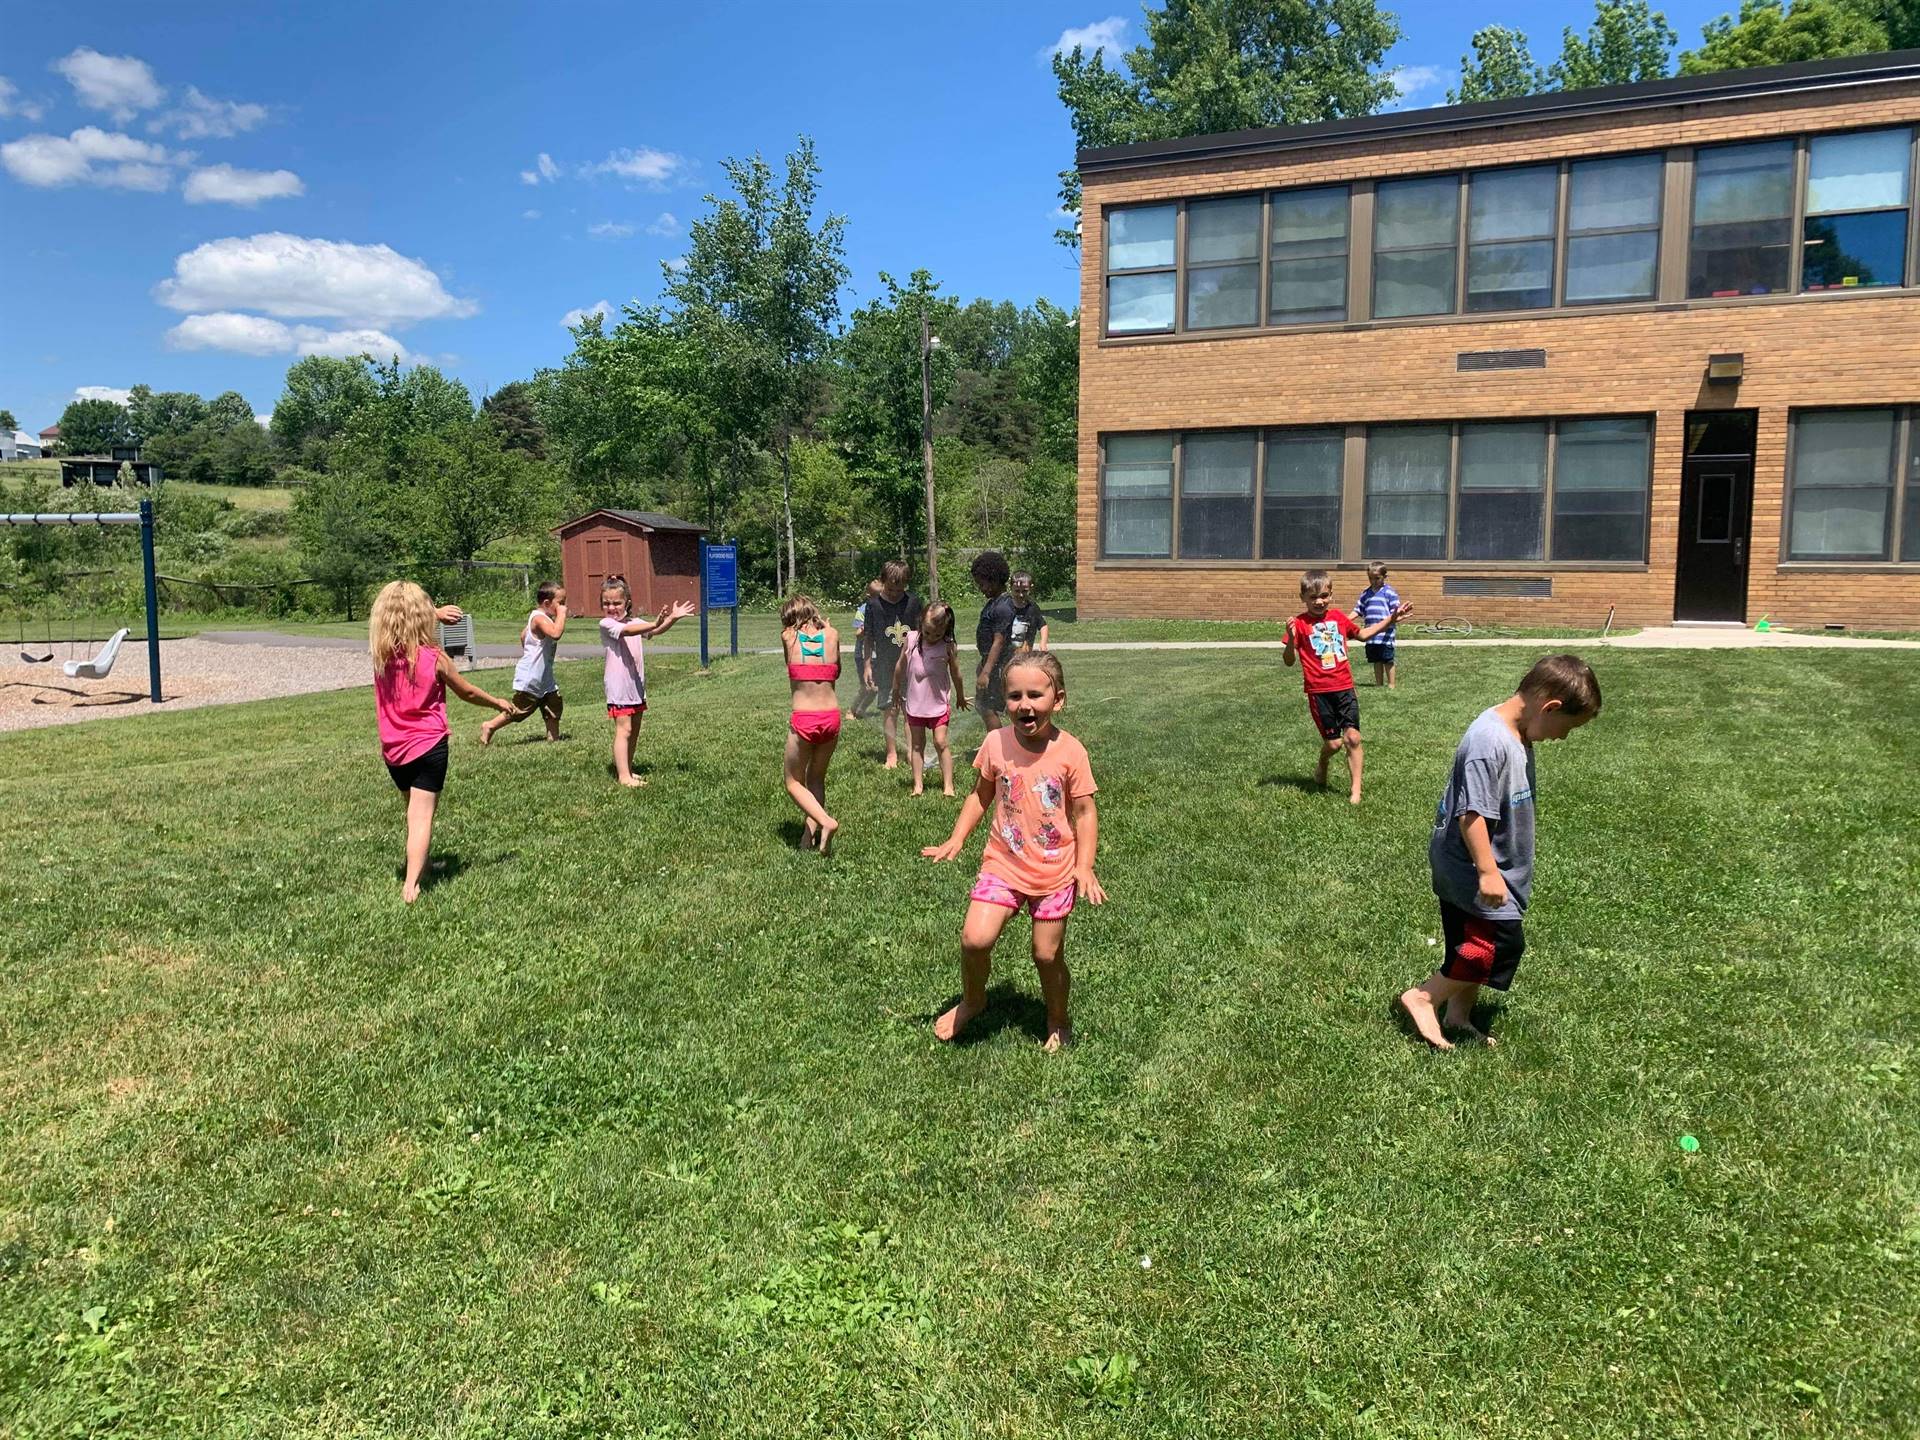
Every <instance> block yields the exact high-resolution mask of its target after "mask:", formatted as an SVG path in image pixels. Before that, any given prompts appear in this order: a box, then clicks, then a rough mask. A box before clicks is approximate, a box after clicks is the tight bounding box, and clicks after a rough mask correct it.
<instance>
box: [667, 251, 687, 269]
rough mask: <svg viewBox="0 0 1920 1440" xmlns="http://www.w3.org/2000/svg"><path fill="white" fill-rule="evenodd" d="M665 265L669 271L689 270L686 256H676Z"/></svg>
mask: <svg viewBox="0 0 1920 1440" xmlns="http://www.w3.org/2000/svg"><path fill="white" fill-rule="evenodd" d="M665 264H666V267H667V269H669V270H675V271H678V270H684V269H686V268H687V257H686V256H684V255H676V256H674V257H673V258H672V259H671V260H668V261H666V262H665Z"/></svg>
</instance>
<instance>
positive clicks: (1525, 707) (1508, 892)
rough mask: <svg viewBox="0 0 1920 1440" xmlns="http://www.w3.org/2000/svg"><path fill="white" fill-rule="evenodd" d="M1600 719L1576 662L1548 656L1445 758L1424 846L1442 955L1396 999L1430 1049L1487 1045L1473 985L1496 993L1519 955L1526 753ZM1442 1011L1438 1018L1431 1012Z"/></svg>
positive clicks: (1528, 881)
mask: <svg viewBox="0 0 1920 1440" xmlns="http://www.w3.org/2000/svg"><path fill="white" fill-rule="evenodd" d="M1599 713H1600V682H1599V681H1598V680H1597V679H1595V678H1594V674H1593V670H1592V669H1591V668H1590V667H1589V666H1588V665H1587V663H1586V662H1585V661H1584V660H1582V659H1580V658H1579V657H1578V656H1577V655H1550V656H1548V657H1547V658H1546V659H1544V660H1542V661H1540V662H1539V663H1538V664H1536V665H1535V666H1534V667H1533V668H1532V669H1531V670H1529V671H1528V672H1527V674H1526V678H1525V679H1523V680H1522V681H1521V682H1520V688H1519V689H1518V690H1516V691H1515V692H1514V693H1513V695H1511V696H1510V697H1509V698H1508V699H1506V700H1503V701H1502V702H1501V703H1500V704H1498V705H1495V706H1494V707H1493V708H1492V709H1490V710H1483V711H1481V712H1480V715H1479V716H1478V718H1476V719H1475V720H1474V722H1473V724H1471V725H1469V726H1468V727H1467V733H1466V735H1465V736H1463V737H1462V738H1461V741H1460V745H1459V748H1458V749H1456V750H1455V751H1454V752H1453V774H1452V776H1451V777H1450V778H1449V779H1448V781H1447V789H1446V793H1445V794H1443V795H1442V796H1441V797H1440V806H1439V809H1438V810H1437V811H1436V812H1435V814H1434V819H1433V833H1432V835H1431V836H1430V837H1429V838H1428V841H1427V860H1428V863H1429V864H1430V865H1431V866H1432V869H1433V893H1434V894H1435V895H1437V896H1438V897H1439V898H1440V928H1441V930H1442V931H1443V932H1444V933H1445V935H1446V955H1445V958H1444V959H1443V960H1442V961H1441V964H1440V968H1439V969H1438V970H1436V971H1434V972H1433V974H1431V975H1429V976H1428V977H1427V978H1426V979H1425V980H1423V981H1422V982H1421V983H1420V984H1418V985H1416V986H1414V987H1413V988H1412V989H1411V990H1408V991H1405V992H1404V993H1402V995H1401V996H1400V1006H1401V1008H1402V1009H1404V1010H1405V1011H1406V1012H1407V1017H1408V1018H1409V1019H1410V1020H1412V1021H1413V1027H1414V1029H1415V1030H1417V1031H1419V1032H1420V1038H1421V1039H1423V1040H1425V1041H1426V1042H1427V1043H1428V1044H1429V1045H1432V1046H1433V1047H1434V1048H1435V1049H1437V1050H1451V1049H1452V1048H1453V1042H1452V1041H1450V1040H1448V1039H1447V1037H1446V1032H1447V1031H1449V1030H1453V1031H1459V1032H1462V1033H1464V1034H1465V1035H1467V1036H1468V1037H1469V1038H1472V1039H1476V1040H1484V1041H1486V1043H1487V1044H1489V1045H1491V1044H1493V1043H1494V1042H1493V1040H1492V1038H1491V1037H1490V1036H1488V1035H1486V1034H1484V1033H1482V1032H1481V1031H1480V1030H1478V1029H1476V1028H1475V1027H1474V1024H1473V1006H1474V1002H1475V1001H1476V1000H1478V999H1479V996H1480V987H1481V986H1482V985H1491V986H1493V988H1494V989H1496V990H1505V989H1506V988H1507V987H1508V986H1509V985H1511V984H1512V983H1513V973H1514V969H1515V967H1516V966H1517V965H1518V964H1519V963H1520V956H1521V955H1522V954H1523V953H1524V952H1525V951H1526V948H1527V940H1526V934H1525V932H1524V931H1523V930H1522V929H1521V924H1520V917H1521V916H1522V915H1524V914H1525V913H1526V909H1527V900H1528V898H1529V897H1530V895H1531V893H1532V890H1533V746H1534V742H1535V741H1538V740H1564V739H1565V738H1566V737H1567V736H1568V735H1570V734H1572V733H1573V732H1574V731H1575V730H1577V729H1579V728H1580V727H1581V726H1582V725H1584V724H1586V723H1587V721H1589V720H1591V719H1592V718H1593V717H1594V716H1595V715H1597V714H1599ZM1441 1005H1444V1006H1445V1007H1446V1008H1445V1010H1444V1012H1442V1011H1441V1010H1440V1009H1439V1008H1438V1007H1440V1006H1441Z"/></svg>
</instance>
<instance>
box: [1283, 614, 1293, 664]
mask: <svg viewBox="0 0 1920 1440" xmlns="http://www.w3.org/2000/svg"><path fill="white" fill-rule="evenodd" d="M1293 644H1294V637H1293V622H1292V621H1291V620H1289V621H1287V643H1286V648H1285V649H1283V650H1281V652H1280V658H1281V659H1282V660H1284V661H1286V662H1287V664H1288V665H1289V666H1291V665H1292V664H1293Z"/></svg>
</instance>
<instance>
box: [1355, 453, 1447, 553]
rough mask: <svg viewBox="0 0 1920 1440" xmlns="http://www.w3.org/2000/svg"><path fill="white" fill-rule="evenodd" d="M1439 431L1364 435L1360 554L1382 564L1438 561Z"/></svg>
mask: <svg viewBox="0 0 1920 1440" xmlns="http://www.w3.org/2000/svg"><path fill="white" fill-rule="evenodd" d="M1451 448H1452V445H1451V439H1450V436H1449V435H1448V432H1447V429H1446V427H1445V426H1425V425H1420V426H1404V427H1400V426H1396V427H1393V428H1382V429H1377V430H1372V431H1369V432H1368V434H1367V513H1366V549H1367V553H1368V554H1369V555H1373V556H1378V557H1379V558H1381V559H1385V560H1396V559H1399V560H1413V559H1417V560H1438V559H1441V558H1443V557H1444V556H1445V555H1446V553H1447V469H1448V465H1449V461H1450V452H1451Z"/></svg>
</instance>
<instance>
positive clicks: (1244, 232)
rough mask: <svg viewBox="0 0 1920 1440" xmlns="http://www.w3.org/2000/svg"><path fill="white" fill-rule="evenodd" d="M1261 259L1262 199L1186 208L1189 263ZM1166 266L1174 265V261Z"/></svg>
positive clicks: (1196, 203)
mask: <svg viewBox="0 0 1920 1440" xmlns="http://www.w3.org/2000/svg"><path fill="white" fill-rule="evenodd" d="M1259 258H1260V197H1259V196H1257V195H1246V196H1236V197H1235V198H1234V199H1231V200H1195V201H1193V202H1191V203H1190V204H1188V206H1187V263H1188V264H1189V265H1198V264H1203V263H1205V262H1206V261H1209V260H1257V259H1259ZM1167 263H1169V264H1171V263H1172V262H1171V261H1168V262H1167Z"/></svg>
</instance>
